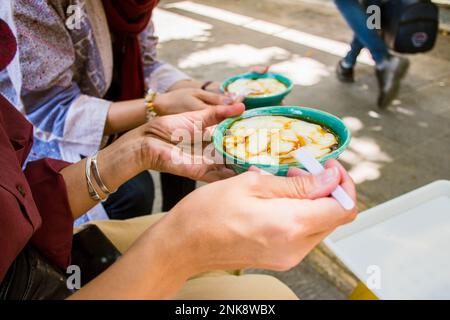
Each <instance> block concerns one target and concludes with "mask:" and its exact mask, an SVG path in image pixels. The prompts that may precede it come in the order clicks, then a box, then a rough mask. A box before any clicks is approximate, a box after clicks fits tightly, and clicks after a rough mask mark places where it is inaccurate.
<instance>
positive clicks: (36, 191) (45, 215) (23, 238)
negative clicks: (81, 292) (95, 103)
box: [0, 20, 73, 282]
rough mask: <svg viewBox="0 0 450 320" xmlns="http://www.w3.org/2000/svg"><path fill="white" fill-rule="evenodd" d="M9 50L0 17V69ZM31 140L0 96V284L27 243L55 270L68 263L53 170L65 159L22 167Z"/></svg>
mask: <svg viewBox="0 0 450 320" xmlns="http://www.w3.org/2000/svg"><path fill="white" fill-rule="evenodd" d="M11 37H12V38H11ZM8 48H9V49H10V50H7V49H8ZM11 53H12V54H11ZM14 53H15V39H14V38H13V36H12V33H11V32H10V30H9V28H7V25H6V24H5V23H4V22H3V21H2V20H0V71H1V70H2V69H3V68H4V67H6V65H7V63H9V61H10V60H11V58H12V56H14ZM32 144H33V126H32V125H31V124H30V123H29V122H28V121H27V120H26V119H25V118H24V117H23V116H22V114H21V113H20V112H18V111H17V110H16V109H15V108H14V107H13V106H12V105H11V104H10V103H9V102H8V101H7V100H6V99H5V98H4V97H3V96H2V95H0V282H1V281H2V279H3V278H4V276H5V274H6V272H7V271H8V268H9V267H10V265H11V264H12V262H13V261H14V260H15V259H16V257H17V256H18V255H19V253H20V252H21V251H22V249H23V248H24V247H25V245H27V244H28V243H30V244H31V245H33V246H34V247H35V248H36V249H37V250H38V251H40V253H41V254H42V255H44V256H45V257H47V258H48V259H49V260H50V261H51V262H53V263H54V264H56V265H57V266H59V267H61V268H64V267H66V266H67V265H68V263H69V261H70V250H71V246H72V232H73V231H72V230H73V229H72V227H73V218H72V214H71V211H70V206H69V201H68V198H67V190H66V185H65V182H64V179H63V177H62V176H61V175H60V174H59V171H61V169H63V168H64V167H66V166H68V165H69V163H67V162H63V161H58V160H52V159H42V160H39V161H34V162H30V163H28V165H27V168H26V169H25V170H22V167H23V165H24V163H25V160H26V158H27V156H28V153H29V152H30V149H31V145H32Z"/></svg>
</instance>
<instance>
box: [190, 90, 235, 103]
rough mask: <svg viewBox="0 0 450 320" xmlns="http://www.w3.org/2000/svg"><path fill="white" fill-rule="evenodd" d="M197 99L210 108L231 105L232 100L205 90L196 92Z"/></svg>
mask: <svg viewBox="0 0 450 320" xmlns="http://www.w3.org/2000/svg"><path fill="white" fill-rule="evenodd" d="M197 97H198V98H199V99H200V100H202V101H203V102H204V103H206V104H208V105H212V106H217V105H229V104H231V103H233V99H231V98H230V97H227V96H225V95H223V94H218V93H214V92H209V91H205V90H198V93H197Z"/></svg>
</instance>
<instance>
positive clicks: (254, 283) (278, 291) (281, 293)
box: [175, 274, 298, 300]
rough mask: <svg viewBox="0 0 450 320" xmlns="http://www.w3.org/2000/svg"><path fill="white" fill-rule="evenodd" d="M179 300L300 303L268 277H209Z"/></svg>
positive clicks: (195, 281)
mask: <svg viewBox="0 0 450 320" xmlns="http://www.w3.org/2000/svg"><path fill="white" fill-rule="evenodd" d="M175 299H177V300H178V299H180V300H182V299H192V300H204V299H210V300H222V299H223V300H297V299H298V297H297V296H296V295H295V293H294V292H293V291H292V290H291V289H290V288H289V287H288V286H286V285H285V284H284V283H283V282H281V281H280V280H278V279H276V278H274V277H271V276H268V275H257V274H250V275H243V276H231V275H228V276H205V277H200V278H195V279H192V280H189V281H187V282H186V283H185V285H184V286H183V288H182V289H181V291H180V292H179V293H178V294H177V296H176V297H175Z"/></svg>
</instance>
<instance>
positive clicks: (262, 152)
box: [224, 116, 338, 164]
mask: <svg viewBox="0 0 450 320" xmlns="http://www.w3.org/2000/svg"><path fill="white" fill-rule="evenodd" d="M301 147H305V148H307V149H308V150H309V151H310V152H311V153H312V154H313V155H314V156H315V157H316V158H321V157H323V156H325V155H327V154H329V153H331V152H332V151H333V150H335V149H337V147H338V139H337V137H336V136H335V135H334V134H333V133H331V132H330V131H329V130H327V129H326V128H324V127H322V126H320V125H317V124H315V123H311V122H307V121H304V120H300V119H296V118H289V117H285V116H257V117H251V118H247V119H242V120H239V121H236V122H235V123H233V125H232V126H231V127H230V128H229V129H228V130H227V132H226V135H225V136H224V149H225V151H226V152H227V153H229V154H231V155H232V156H234V157H235V158H237V159H240V160H243V161H247V162H250V163H259V164H290V163H296V162H297V161H296V160H295V158H294V157H293V151H295V150H297V149H299V148H301Z"/></svg>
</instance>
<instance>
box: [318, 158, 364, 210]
mask: <svg viewBox="0 0 450 320" xmlns="http://www.w3.org/2000/svg"><path fill="white" fill-rule="evenodd" d="M333 167H334V168H337V169H338V170H339V172H340V174H341V181H340V185H341V187H342V188H343V189H344V190H345V191H346V192H347V193H348V195H349V196H350V197H351V198H352V199H353V201H354V202H355V203H356V198H357V194H356V187H355V183H354V182H353V179H352V178H351V177H350V175H349V174H348V172H347V170H345V168H344V167H343V166H342V164H340V163H339V161H337V160H334V159H331V160H328V161H327V162H326V163H325V168H333Z"/></svg>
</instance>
